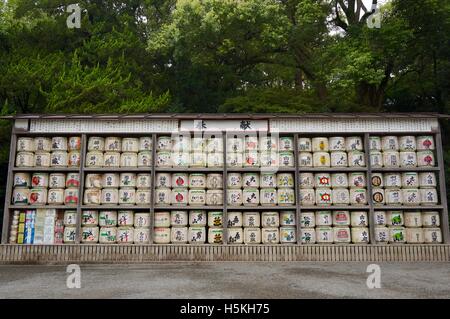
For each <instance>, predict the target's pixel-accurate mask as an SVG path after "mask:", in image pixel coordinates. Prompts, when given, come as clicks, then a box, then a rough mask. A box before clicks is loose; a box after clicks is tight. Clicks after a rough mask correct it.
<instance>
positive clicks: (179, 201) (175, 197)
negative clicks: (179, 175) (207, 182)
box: [170, 188, 189, 206]
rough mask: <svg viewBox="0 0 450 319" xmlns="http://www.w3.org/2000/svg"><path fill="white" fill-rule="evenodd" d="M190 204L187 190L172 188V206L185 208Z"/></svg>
mask: <svg viewBox="0 0 450 319" xmlns="http://www.w3.org/2000/svg"><path fill="white" fill-rule="evenodd" d="M188 202H189V198H188V190H187V188H172V192H171V195H170V203H171V204H172V205H178V206H185V205H187V204H188Z"/></svg>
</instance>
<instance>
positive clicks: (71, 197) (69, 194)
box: [64, 188, 79, 205]
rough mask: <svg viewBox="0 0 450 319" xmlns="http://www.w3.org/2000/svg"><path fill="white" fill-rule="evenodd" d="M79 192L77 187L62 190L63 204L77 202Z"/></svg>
mask: <svg viewBox="0 0 450 319" xmlns="http://www.w3.org/2000/svg"><path fill="white" fill-rule="evenodd" d="M78 200H79V193H78V188H66V189H65V190H64V204H65V205H75V204H78Z"/></svg>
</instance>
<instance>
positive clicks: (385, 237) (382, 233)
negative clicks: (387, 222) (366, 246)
mask: <svg viewBox="0 0 450 319" xmlns="http://www.w3.org/2000/svg"><path fill="white" fill-rule="evenodd" d="M375 241H376V242H377V243H387V242H388V241H389V228H387V227H375Z"/></svg>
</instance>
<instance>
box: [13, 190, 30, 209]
mask: <svg viewBox="0 0 450 319" xmlns="http://www.w3.org/2000/svg"><path fill="white" fill-rule="evenodd" d="M29 197H30V190H29V189H28V188H27V187H15V188H14V189H13V196H12V204H13V205H26V204H28V198H29Z"/></svg>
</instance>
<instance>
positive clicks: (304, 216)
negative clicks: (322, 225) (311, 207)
mask: <svg viewBox="0 0 450 319" xmlns="http://www.w3.org/2000/svg"><path fill="white" fill-rule="evenodd" d="M315 226H316V217H315V214H314V212H301V213H300V227H301V228H309V227H315Z"/></svg>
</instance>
